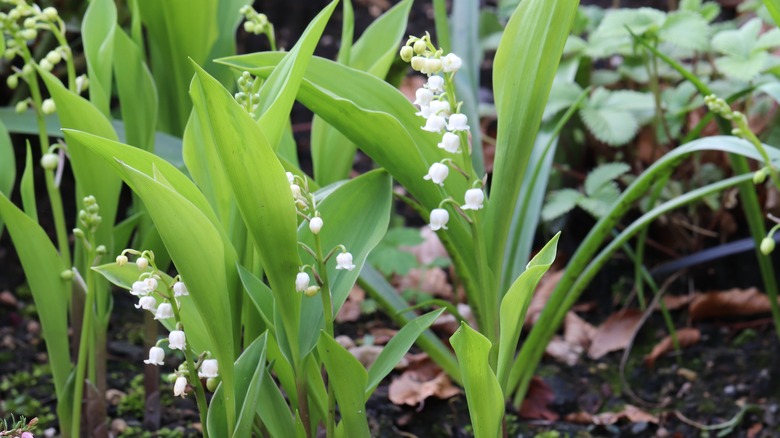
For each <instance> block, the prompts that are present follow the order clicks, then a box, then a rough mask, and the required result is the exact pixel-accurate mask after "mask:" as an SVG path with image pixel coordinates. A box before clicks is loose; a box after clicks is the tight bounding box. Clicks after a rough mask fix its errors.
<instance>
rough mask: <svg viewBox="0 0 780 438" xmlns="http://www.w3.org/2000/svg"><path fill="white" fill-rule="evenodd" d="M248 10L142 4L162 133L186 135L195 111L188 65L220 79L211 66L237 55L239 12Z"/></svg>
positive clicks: (199, 2) (204, 2)
mask: <svg viewBox="0 0 780 438" xmlns="http://www.w3.org/2000/svg"><path fill="white" fill-rule="evenodd" d="M244 4H247V2H246V1H237V0H226V1H213V0H166V1H163V2H161V1H158V0H138V6H139V8H140V10H141V16H142V19H143V22H144V24H145V25H146V35H147V37H148V40H147V41H148V47H149V53H150V56H151V67H152V70H153V71H154V79H155V81H156V83H157V90H158V91H159V93H160V113H159V114H160V120H159V129H160V130H162V131H164V132H167V133H169V134H173V135H176V136H181V135H182V133H183V132H184V127H185V126H186V124H187V119H188V117H189V115H190V109H191V108H192V104H191V102H190V99H189V96H188V95H187V89H188V87H189V85H190V80H191V79H192V66H191V64H190V61H189V60H190V59H192V60H193V61H194V62H196V63H198V64H200V65H208V67H207V70H208V71H209V72H210V73H212V74H216V73H217V70H218V69H219V66H217V65H215V64H213V63H210V62H209V61H210V60H211V59H214V58H219V57H223V56H229V55H231V54H233V51H234V43H233V42H232V40H233V37H234V35H235V30H236V25H237V24H238V20H239V18H240V15H239V13H238V10H239V8H240V7H241V6H242V5H244ZM231 24H232V25H231ZM195 30H197V31H195ZM218 76H219V77H220V80H221V81H222V83H228V82H229V81H232V78H231V77H230V76H229V75H228V74H227V73H225V72H223V74H221V75H218Z"/></svg>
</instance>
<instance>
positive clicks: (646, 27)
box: [587, 8, 666, 58]
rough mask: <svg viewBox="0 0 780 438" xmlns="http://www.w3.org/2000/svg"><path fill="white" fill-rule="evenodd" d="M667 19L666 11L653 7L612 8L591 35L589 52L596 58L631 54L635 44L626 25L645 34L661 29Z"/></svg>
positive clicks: (638, 32)
mask: <svg viewBox="0 0 780 438" xmlns="http://www.w3.org/2000/svg"><path fill="white" fill-rule="evenodd" d="M665 19H666V14H665V13H663V12H661V11H659V10H656V9H652V8H638V9H614V10H610V11H608V12H607V14H606V15H605V16H604V19H603V20H601V23H600V24H599V26H598V27H597V28H596V30H595V31H594V32H593V33H592V34H591V35H590V37H589V39H588V40H589V41H588V42H589V47H588V50H587V52H588V54H590V55H591V56H593V57H596V58H603V57H606V56H610V55H613V54H622V55H628V54H631V53H632V52H633V44H632V41H631V35H630V34H629V33H628V31H627V30H626V27H628V28H629V29H631V31H632V32H633V33H634V34H635V35H643V34H644V33H645V32H648V31H651V30H657V29H659V28H660V26H661V25H662V24H663V22H664V20H665Z"/></svg>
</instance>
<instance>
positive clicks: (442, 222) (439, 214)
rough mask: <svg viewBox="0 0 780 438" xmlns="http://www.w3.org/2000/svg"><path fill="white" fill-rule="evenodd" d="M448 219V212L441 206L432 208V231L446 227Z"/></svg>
mask: <svg viewBox="0 0 780 438" xmlns="http://www.w3.org/2000/svg"><path fill="white" fill-rule="evenodd" d="M449 220H450V214H449V213H448V212H447V210H445V209H443V208H434V209H433V210H431V223H430V227H431V229H432V230H433V231H438V230H440V229H445V230H446V229H447V222H449Z"/></svg>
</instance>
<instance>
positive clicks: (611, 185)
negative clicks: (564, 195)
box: [577, 181, 620, 218]
mask: <svg viewBox="0 0 780 438" xmlns="http://www.w3.org/2000/svg"><path fill="white" fill-rule="evenodd" d="M618 198H620V189H619V188H618V186H617V184H616V183H615V182H614V181H610V182H607V183H606V184H603V185H602V186H600V187H599V188H598V189H597V190H596V191H595V192H593V194H592V195H588V196H583V197H582V198H580V199H578V200H577V205H579V206H580V207H582V208H583V210H585V211H587V212H588V213H590V214H591V215H593V216H594V217H596V218H600V217H602V216H605V215H607V214H608V213H609V212H610V211H611V210H612V207H613V206H614V205H615V203H616V202H617V200H618Z"/></svg>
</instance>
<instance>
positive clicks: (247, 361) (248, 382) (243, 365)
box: [232, 332, 286, 437]
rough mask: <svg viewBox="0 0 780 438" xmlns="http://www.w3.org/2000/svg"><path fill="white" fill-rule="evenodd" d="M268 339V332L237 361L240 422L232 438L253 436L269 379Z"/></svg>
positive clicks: (237, 401) (253, 343)
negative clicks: (259, 405) (266, 367)
mask: <svg viewBox="0 0 780 438" xmlns="http://www.w3.org/2000/svg"><path fill="white" fill-rule="evenodd" d="M267 339H268V332H265V333H263V334H262V335H261V336H260V337H259V338H257V339H255V340H254V341H253V342H252V344H250V345H249V347H247V348H246V350H244V352H243V353H242V354H241V357H239V358H238V360H237V361H236V388H238V391H236V403H237V405H238V406H239V408H240V409H239V416H238V422H237V423H236V428H235V429H234V430H233V435H232V436H234V437H242V436H250V435H251V434H252V426H253V420H254V418H255V415H256V412H255V409H256V406H257V405H258V399H259V397H260V394H261V389H262V382H263V380H264V379H265V378H266V377H268V376H266V369H265V365H266V362H265V355H266V348H265V347H266V342H267ZM244 388H245V389H246V390H245V391H244V390H243V389H244ZM285 407H286V405H285Z"/></svg>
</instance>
